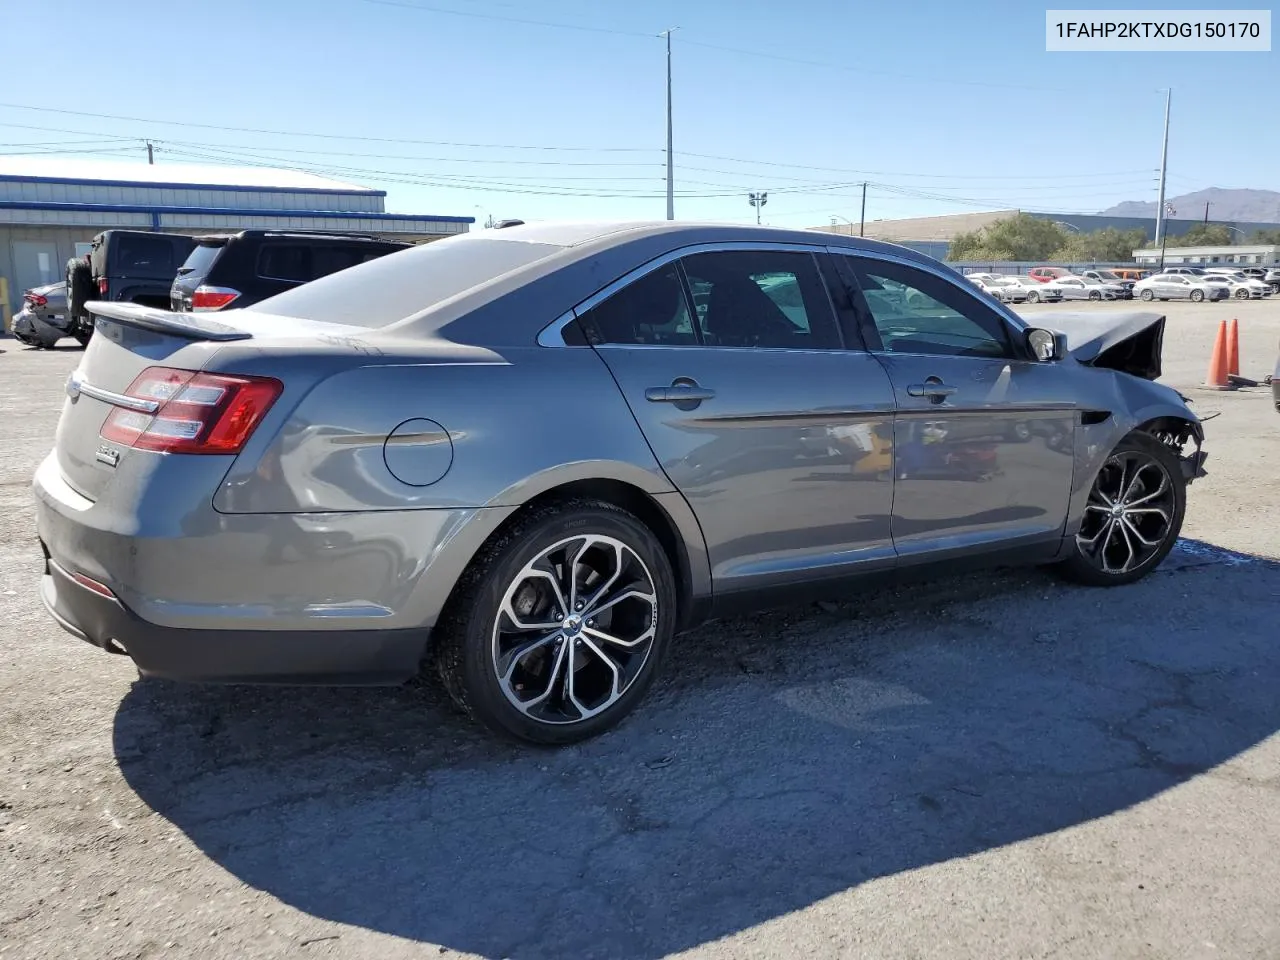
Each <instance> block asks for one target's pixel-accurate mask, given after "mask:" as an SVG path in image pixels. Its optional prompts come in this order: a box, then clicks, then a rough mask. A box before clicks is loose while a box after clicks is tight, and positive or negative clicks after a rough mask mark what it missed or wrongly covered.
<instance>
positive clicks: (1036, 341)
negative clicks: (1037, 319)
mask: <svg viewBox="0 0 1280 960" xmlns="http://www.w3.org/2000/svg"><path fill="white" fill-rule="evenodd" d="M1027 347H1028V348H1030V350H1031V355H1032V356H1033V357H1035V358H1036V359H1037V360H1039V361H1040V362H1041V363H1054V362H1056V361H1058V360H1061V359H1062V358H1063V357H1065V356H1066V355H1067V335H1066V334H1065V333H1054V332H1053V331H1052V330H1045V329H1043V328H1041V327H1032V328H1031V329H1030V330H1028V331H1027Z"/></svg>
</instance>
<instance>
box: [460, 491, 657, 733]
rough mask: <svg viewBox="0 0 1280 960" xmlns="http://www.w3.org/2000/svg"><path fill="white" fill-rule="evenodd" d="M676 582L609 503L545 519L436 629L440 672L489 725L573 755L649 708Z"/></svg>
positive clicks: (508, 544) (576, 506)
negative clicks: (571, 747) (564, 747)
mask: <svg viewBox="0 0 1280 960" xmlns="http://www.w3.org/2000/svg"><path fill="white" fill-rule="evenodd" d="M676 606H677V604H676V590H675V580H674V576H673V574H672V571H671V564H670V561H669V560H668V559H667V555H666V553H665V552H664V551H663V549H662V545H661V544H660V543H659V542H658V540H657V538H656V537H655V536H654V535H653V533H652V532H651V531H650V530H649V529H648V528H647V527H646V526H645V525H644V524H643V523H641V522H640V521H639V520H638V519H636V518H635V517H634V516H632V515H631V514H629V513H627V512H626V511H624V510H622V509H620V508H618V507H615V506H613V505H612V504H608V503H602V502H596V501H574V502H570V503H563V504H555V505H551V506H548V507H544V508H542V509H539V510H537V511H535V512H533V513H531V514H530V515H529V516H527V517H525V518H524V519H523V520H521V521H519V522H518V523H517V524H516V525H515V526H514V527H512V528H511V529H510V530H509V531H507V532H506V533H505V534H504V535H502V536H500V537H499V538H498V539H497V541H496V542H494V543H493V544H492V545H491V546H490V547H488V548H487V549H486V551H485V552H484V554H482V556H481V557H479V558H478V559H477V560H476V562H475V563H473V565H472V568H471V569H470V571H469V572H468V573H467V574H466V575H464V578H463V581H462V582H461V583H460V584H459V588H458V593H457V596H455V597H454V598H452V599H451V601H450V604H449V609H448V610H447V611H446V613H445V615H444V617H442V618H441V622H440V624H439V626H438V628H437V645H436V655H435V656H436V666H437V669H438V670H439V673H440V677H441V680H442V681H443V682H444V685H445V688H446V689H447V690H448V691H449V694H450V696H452V697H453V699H454V701H455V702H456V703H457V704H458V705H459V706H461V707H462V708H463V709H464V710H465V711H466V712H467V713H469V714H470V715H471V716H473V717H474V718H476V719H477V720H480V721H481V722H482V723H484V724H485V725H486V726H488V727H490V728H492V729H493V730H496V731H498V732H499V733H503V734H506V735H508V736H512V737H516V738H518V739H521V740H528V741H531V742H534V743H548V744H565V743H572V742H575V741H578V740H584V739H586V738H588V737H592V736H595V735H596V734H599V733H602V732H603V731H605V730H607V729H609V728H610V727H612V726H613V725H614V724H616V723H618V722H619V721H620V720H621V719H622V718H623V717H624V716H626V715H627V714H628V713H629V712H630V711H631V710H632V709H633V708H634V707H635V705H636V704H637V703H638V702H639V701H640V700H641V698H643V696H644V694H645V691H646V690H647V689H648V688H649V685H650V684H651V683H652V682H653V679H654V677H655V676H656V674H657V671H658V668H659V664H660V663H661V661H662V657H663V654H664V653H665V650H666V647H667V645H668V643H669V641H670V638H671V636H672V633H673V632H674V627H675V619H676Z"/></svg>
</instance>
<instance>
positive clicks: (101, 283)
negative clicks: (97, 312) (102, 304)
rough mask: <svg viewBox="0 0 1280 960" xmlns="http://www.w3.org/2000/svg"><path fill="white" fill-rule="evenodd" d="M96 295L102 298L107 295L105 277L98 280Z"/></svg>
mask: <svg viewBox="0 0 1280 960" xmlns="http://www.w3.org/2000/svg"><path fill="white" fill-rule="evenodd" d="M98 294H99V295H100V296H103V297H105V296H106V295H107V278H106V277H99V278H98Z"/></svg>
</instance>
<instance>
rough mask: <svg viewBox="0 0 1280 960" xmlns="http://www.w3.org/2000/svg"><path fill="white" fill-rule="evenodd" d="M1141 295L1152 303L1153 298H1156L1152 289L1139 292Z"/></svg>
mask: <svg viewBox="0 0 1280 960" xmlns="http://www.w3.org/2000/svg"><path fill="white" fill-rule="evenodd" d="M1139 296H1140V297H1142V299H1143V300H1145V301H1147V303H1150V302H1151V301H1152V300H1154V299H1155V298H1156V295H1155V294H1154V293H1152V292H1151V291H1150V290H1143V291H1142V293H1140V294H1139Z"/></svg>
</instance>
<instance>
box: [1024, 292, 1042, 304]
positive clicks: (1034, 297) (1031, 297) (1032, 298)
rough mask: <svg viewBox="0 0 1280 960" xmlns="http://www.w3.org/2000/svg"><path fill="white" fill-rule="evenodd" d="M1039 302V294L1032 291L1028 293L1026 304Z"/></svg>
mask: <svg viewBox="0 0 1280 960" xmlns="http://www.w3.org/2000/svg"><path fill="white" fill-rule="evenodd" d="M1039 302H1040V294H1038V293H1036V292H1035V291H1034V290H1032V291H1030V292H1029V293H1028V294H1027V303H1039Z"/></svg>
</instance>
